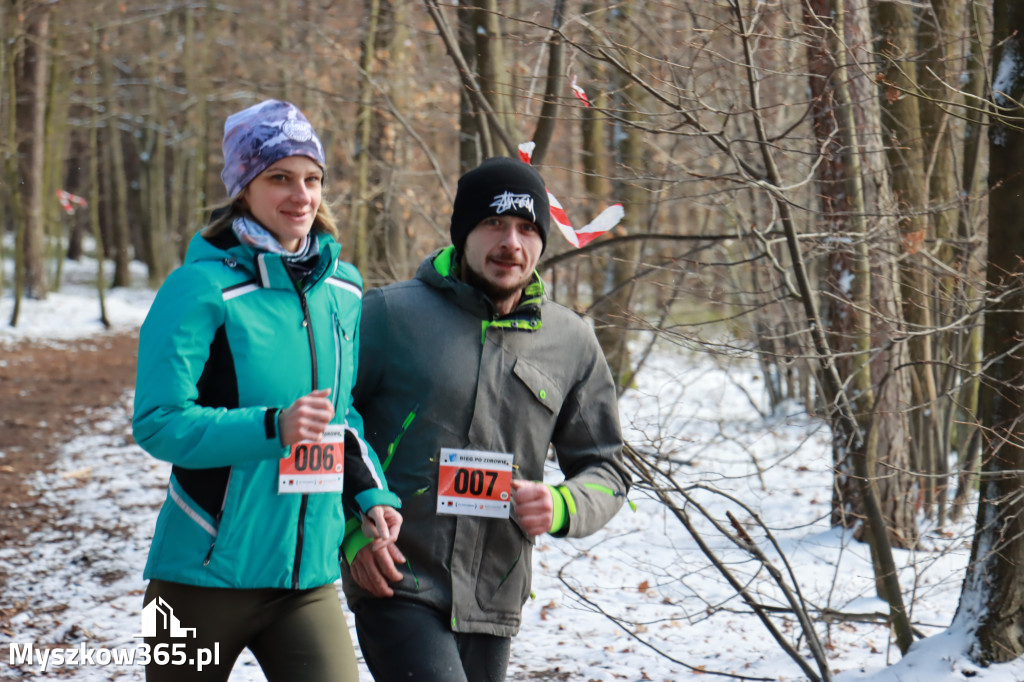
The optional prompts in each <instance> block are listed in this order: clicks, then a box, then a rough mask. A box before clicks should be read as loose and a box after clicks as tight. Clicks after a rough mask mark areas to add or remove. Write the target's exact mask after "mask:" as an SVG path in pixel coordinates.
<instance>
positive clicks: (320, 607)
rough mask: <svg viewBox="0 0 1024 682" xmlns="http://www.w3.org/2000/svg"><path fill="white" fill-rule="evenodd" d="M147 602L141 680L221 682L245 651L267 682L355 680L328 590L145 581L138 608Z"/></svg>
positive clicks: (334, 598) (344, 628)
mask: <svg viewBox="0 0 1024 682" xmlns="http://www.w3.org/2000/svg"><path fill="white" fill-rule="evenodd" d="M154 599H156V600H157V601H156V603H155V604H153V605H152V607H153V608H156V609H157V617H156V622H157V635H156V636H155V637H146V643H147V644H149V649H150V662H149V664H148V665H147V666H146V680H147V682H172V681H180V680H195V681H197V682H200V681H201V682H224V681H226V680H227V679H228V676H229V675H230V674H231V668H232V667H233V666H234V664H235V659H237V658H238V655H239V654H241V653H242V650H243V649H245V648H248V649H249V650H250V651H252V653H253V655H254V656H255V657H256V660H257V661H259V664H260V667H261V668H262V669H263V674H264V675H266V677H267V680H268V682H357V680H358V679H359V673H358V670H357V668H356V658H355V652H354V651H353V648H352V640H351V638H350V637H349V633H348V623H347V622H346V621H345V614H344V613H343V612H342V610H341V602H340V601H339V600H338V592H337V590H336V589H335V587H334V585H323V586H321V587H317V588H314V589H311V590H281V589H258V590H233V589H221V588H213V587H196V586H195V585H182V584H180V583H172V582H166V581H163V580H152V581H150V583H149V587H148V588H147V589H146V597H145V601H144V602H143V604H144V605H146V607H147V608H150V607H149V605H150V604H151V602H153V600H154ZM145 621H146V614H145V613H144V614H143V623H144V624H145ZM144 629H145V625H144ZM143 634H148V633H145V632H144V633H143Z"/></svg>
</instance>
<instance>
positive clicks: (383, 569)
mask: <svg viewBox="0 0 1024 682" xmlns="http://www.w3.org/2000/svg"><path fill="white" fill-rule="evenodd" d="M362 526H363V533H365V534H366V536H367V537H370V538H373V542H372V543H370V544H369V545H367V546H366V547H363V548H362V549H360V550H359V552H357V553H356V556H355V558H354V559H353V560H352V565H351V567H350V569H351V571H352V577H353V578H354V579H355V581H356V584H357V585H359V586H360V587H362V588H363V589H364V590H366V591H367V592H369V593H370V594H372V595H373V596H375V597H391V596H393V595H394V594H395V591H394V590H392V589H391V585H390V584H389V583H396V582H398V581H399V580H401V579H402V573H401V571H399V570H398V568H397V566H396V564H404V563H405V556H403V555H402V552H401V551H399V549H398V545H396V544H395V540H397V539H398V531H399V529H401V527H402V515H401V514H399V513H398V511H397V510H396V509H394V508H393V507H388V506H385V505H380V504H378V505H375V506H373V507H370V509H369V511H367V512H366V514H364V515H363V524H362Z"/></svg>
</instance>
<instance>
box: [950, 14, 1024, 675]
mask: <svg viewBox="0 0 1024 682" xmlns="http://www.w3.org/2000/svg"><path fill="white" fill-rule="evenodd" d="M993 26H994V27H995V32H994V34H993V37H992V39H993V46H994V47H993V60H992V63H993V66H994V73H993V81H992V90H993V103H994V107H995V110H996V112H997V115H996V116H995V117H993V121H992V125H991V127H990V129H989V145H990V147H989V180H988V186H989V191H990V195H989V214H988V217H989V220H988V224H989V241H988V266H987V269H986V276H987V279H988V286H989V297H988V300H989V301H991V302H992V303H991V304H990V307H989V308H988V310H987V311H986V315H985V332H984V337H985V341H984V349H985V353H984V355H985V358H986V359H987V361H988V364H987V369H986V371H985V372H984V374H983V376H982V386H981V390H980V395H979V403H980V416H981V427H982V429H983V430H984V432H985V445H984V453H983V458H982V467H981V476H982V482H981V487H980V493H981V494H980V498H979V501H978V521H977V525H976V529H975V534H974V543H973V544H972V546H971V562H970V564H969V565H968V569H967V576H966V578H965V580H964V587H963V591H962V593H961V597H960V605H959V608H958V609H957V614H956V616H955V618H954V625H955V624H957V623H958V622H960V623H962V624H965V625H966V626H967V627H968V628H969V629H970V630H972V631H973V632H974V641H973V642H972V645H971V648H970V651H969V655H970V656H971V658H972V659H973V660H974V661H975V662H977V663H979V664H981V665H986V664H988V663H997V662H1003V661H1010V660H1013V659H1015V658H1017V657H1019V656H1020V655H1021V654H1024V496H1022V495H1021V491H1022V490H1024V423H1022V421H1021V417H1022V411H1021V405H1022V404H1024V351H1022V348H1021V343H1022V332H1021V330H1022V329H1024V312H1021V311H1022V310H1024V265H1022V257H1024V232H1022V231H1021V230H1020V227H1019V223H1020V216H1021V215H1022V214H1024V213H1022V212H1024V161H1022V159H1024V132H1022V131H1021V129H1020V126H1019V124H1017V123H1016V122H1008V121H1005V120H1002V119H1001V118H1000V114H1005V115H1009V116H1013V117H1016V118H1017V121H1019V120H1020V118H1019V117H1020V116H1021V115H1022V114H1024V107H1021V105H1020V104H1019V102H1021V101H1022V99H1024V72H1022V71H1021V67H1020V64H1021V63H1022V59H1024V5H1022V4H1021V3H1020V2H1018V1H1017V0H996V2H995V5H994V16H993Z"/></svg>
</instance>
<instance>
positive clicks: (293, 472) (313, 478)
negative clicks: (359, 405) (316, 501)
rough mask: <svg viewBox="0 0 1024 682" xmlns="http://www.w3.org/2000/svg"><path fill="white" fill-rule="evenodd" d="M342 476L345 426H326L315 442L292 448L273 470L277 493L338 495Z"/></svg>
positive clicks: (342, 481) (305, 442)
mask: <svg viewBox="0 0 1024 682" xmlns="http://www.w3.org/2000/svg"><path fill="white" fill-rule="evenodd" d="M344 472H345V425H344V424H328V426H327V430H326V431H324V437H323V439H322V440H320V441H319V442H313V441H303V442H301V443H296V444H295V445H292V447H291V450H290V451H289V453H288V456H287V457H286V458H284V459H282V460H281V461H280V463H279V464H278V467H277V492H278V493H280V494H289V493H340V492H341V490H342V487H343V484H344Z"/></svg>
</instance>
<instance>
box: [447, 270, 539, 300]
mask: <svg viewBox="0 0 1024 682" xmlns="http://www.w3.org/2000/svg"><path fill="white" fill-rule="evenodd" d="M462 270H463V280H464V281H465V282H466V284H469V285H470V286H473V287H475V288H477V289H479V290H480V291H482V292H484V293H485V294H487V297H488V298H490V299H491V301H501V300H504V299H507V298H512V297H514V296H515V295H516V294H518V293H519V292H520V291H522V290H523V289H524V288H525V287H526V285H527V284H529V283H530V280H531V279H532V278H533V274H532V273H526V274H525V275H523V278H522V279H521V280H520V281H519V282H518V283H516V284H512V285H508V286H502V285H500V284H495V283H494V282H492V281H490V280H489V279H487V278H486V277H484V276H483V275H481V274H480V273H479V272H477V271H476V270H474V269H473V268H472V267H470V265H469V263H467V262H466V261H463V263H462Z"/></svg>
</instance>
